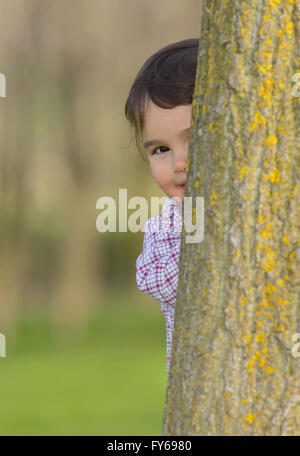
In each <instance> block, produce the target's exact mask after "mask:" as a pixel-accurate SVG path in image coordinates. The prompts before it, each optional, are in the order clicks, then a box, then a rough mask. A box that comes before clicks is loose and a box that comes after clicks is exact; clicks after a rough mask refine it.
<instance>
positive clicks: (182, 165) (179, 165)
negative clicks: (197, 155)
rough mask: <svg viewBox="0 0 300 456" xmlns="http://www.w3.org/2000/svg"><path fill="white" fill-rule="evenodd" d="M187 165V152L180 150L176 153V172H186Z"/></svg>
mask: <svg viewBox="0 0 300 456" xmlns="http://www.w3.org/2000/svg"><path fill="white" fill-rule="evenodd" d="M186 163H187V150H185V149H180V150H178V151H177V152H175V157H174V168H175V172H185V170H186Z"/></svg>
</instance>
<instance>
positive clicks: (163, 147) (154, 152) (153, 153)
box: [152, 146, 168, 155]
mask: <svg viewBox="0 0 300 456" xmlns="http://www.w3.org/2000/svg"><path fill="white" fill-rule="evenodd" d="M158 149H168V147H166V146H159V147H157V148H156V149H154V150H153V152H152V155H155V154H156V151H157V150H158ZM162 153H163V152H161V153H158V154H157V155H162Z"/></svg>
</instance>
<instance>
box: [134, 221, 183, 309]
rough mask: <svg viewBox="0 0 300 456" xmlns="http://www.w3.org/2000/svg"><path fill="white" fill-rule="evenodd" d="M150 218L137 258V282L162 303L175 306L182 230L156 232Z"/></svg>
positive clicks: (142, 289) (139, 286)
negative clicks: (151, 227) (151, 225)
mask: <svg viewBox="0 0 300 456" xmlns="http://www.w3.org/2000/svg"><path fill="white" fill-rule="evenodd" d="M150 222H151V219H149V220H148V221H147V223H146V225H145V230H144V231H145V234H144V243H143V251H142V253H141V254H140V255H139V257H138V259H137V260H136V281H137V286H138V288H139V290H140V291H142V292H144V293H146V294H147V295H149V296H151V297H153V298H154V299H156V300H157V301H159V302H161V303H162V304H169V305H172V306H175V304H176V290H177V283H178V273H179V257H180V243H181V232H176V231H174V232H172V231H168V232H164V231H162V230H159V231H154V232H153V231H151V229H150Z"/></svg>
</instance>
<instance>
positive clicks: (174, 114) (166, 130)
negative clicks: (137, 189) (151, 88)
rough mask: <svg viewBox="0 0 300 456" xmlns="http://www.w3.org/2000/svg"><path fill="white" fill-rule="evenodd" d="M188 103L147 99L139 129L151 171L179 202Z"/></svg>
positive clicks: (182, 179) (183, 177)
mask: <svg viewBox="0 0 300 456" xmlns="http://www.w3.org/2000/svg"><path fill="white" fill-rule="evenodd" d="M191 119H192V105H191V104H189V105H181V106H176V108H172V109H164V108H160V107H159V106H157V105H156V104H154V103H153V102H152V101H149V105H148V109H147V113H146V117H145V126H144V131H143V141H144V147H145V150H146V153H147V157H148V159H149V165H150V169H151V173H152V175H153V177H154V179H155V180H156V182H157V183H158V185H159V186H160V187H161V189H162V190H163V191H164V192H165V193H166V194H167V195H168V196H169V197H171V198H173V197H174V196H178V197H179V198H180V200H181V202H183V197H184V185H182V184H185V181H186V163H187V155H188V145H189V130H190V126H191Z"/></svg>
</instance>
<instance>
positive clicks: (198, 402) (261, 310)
mask: <svg viewBox="0 0 300 456" xmlns="http://www.w3.org/2000/svg"><path fill="white" fill-rule="evenodd" d="M297 72H298V73H300V0H268V1H267V0H260V1H255V0H253V1H248V2H246V1H242V2H241V1H240V0H223V1H216V2H212V1H211V0H203V6H202V16H201V35H200V45H199V56H198V67H197V75H196V85H195V92H194V99H193V113H192V131H191V138H190V144H189V154H188V177H187V185H186V191H185V196H193V204H194V201H195V198H194V197H195V196H204V239H203V240H202V242H201V243H198V244H197V243H194V244H193V243H186V242H185V236H186V231H185V230H184V229H183V237H182V243H181V252H180V268H179V281H178V290H177V302H176V312H175V324H174V334H173V346H172V356H171V366H170V375H169V379H168V386H167V394H166V408H165V416H164V424H163V435H300V358H299V357H298V356H295V351H293V352H292V347H293V345H295V341H294V339H293V335H294V334H296V333H300V275H299V271H300V247H299V232H300V229H299V228H300V217H299V207H300V180H299V175H300V97H299V96H298V97H297V90H295V87H294V90H293V86H295V82H293V80H294V81H295V79H292V78H293V75H295V74H296V73H297ZM299 80H300V78H299ZM298 92H300V90H299V89H298ZM183 228H184V227H183ZM298 355H299V354H298Z"/></svg>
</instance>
